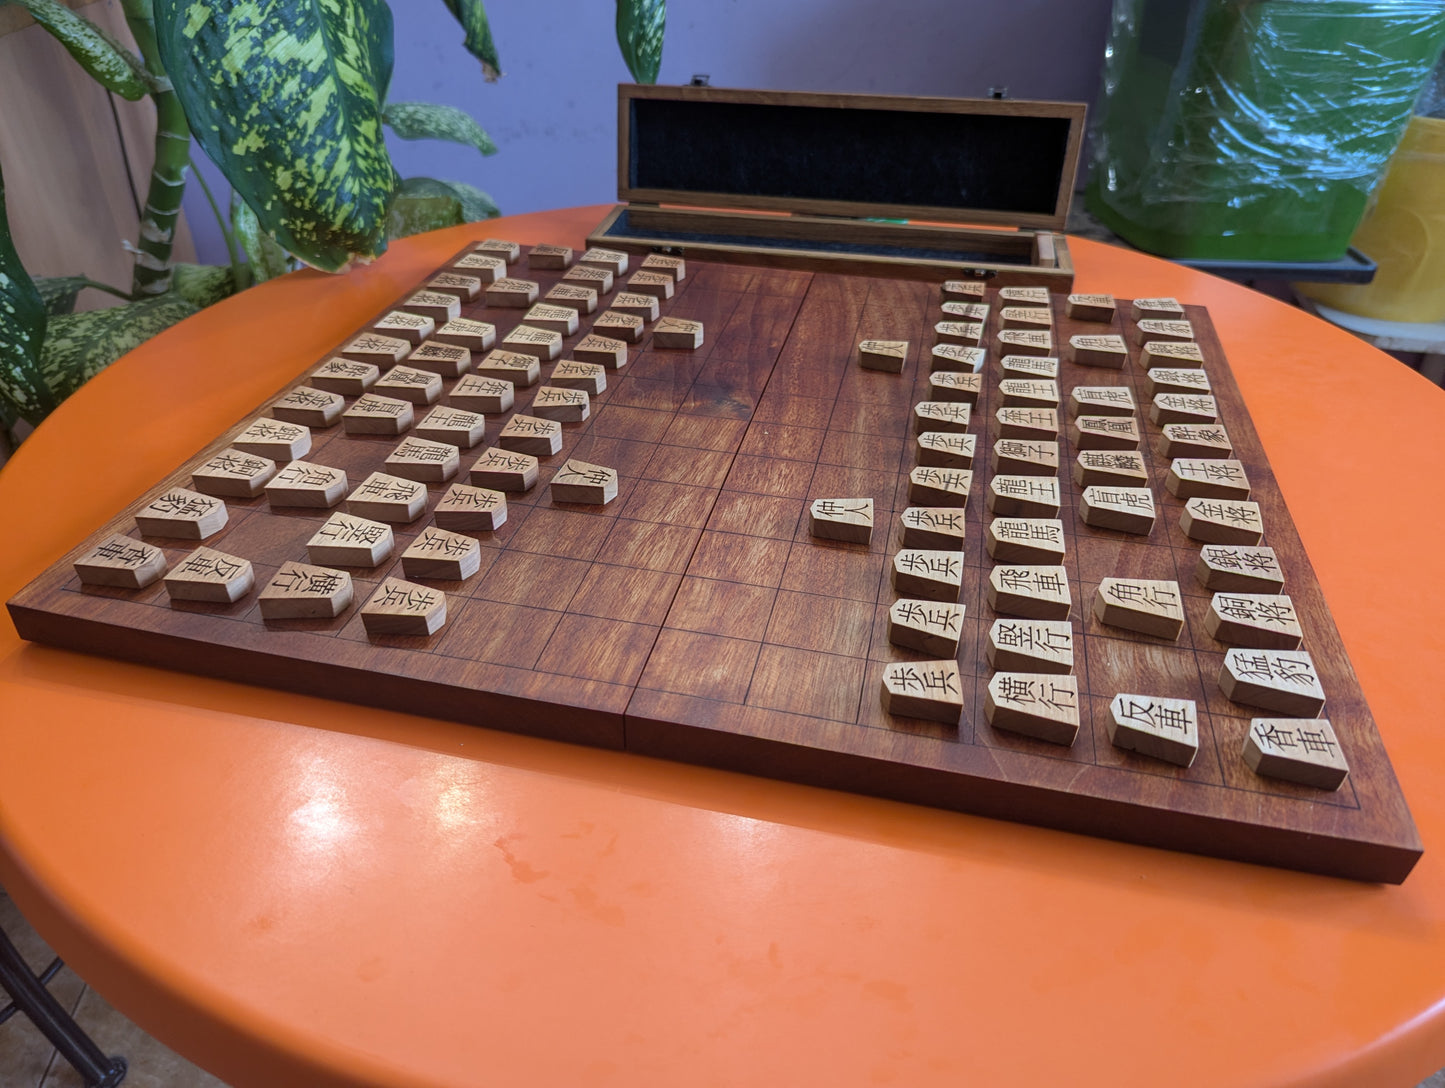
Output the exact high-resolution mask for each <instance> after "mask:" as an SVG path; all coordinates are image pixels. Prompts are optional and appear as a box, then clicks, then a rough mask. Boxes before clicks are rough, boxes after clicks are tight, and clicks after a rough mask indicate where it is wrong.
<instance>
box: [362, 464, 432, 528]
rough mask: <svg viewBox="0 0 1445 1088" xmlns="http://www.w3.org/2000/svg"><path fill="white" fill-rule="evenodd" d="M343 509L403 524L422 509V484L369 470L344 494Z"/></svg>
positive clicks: (424, 500) (412, 518) (420, 513)
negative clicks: (364, 477)
mask: <svg viewBox="0 0 1445 1088" xmlns="http://www.w3.org/2000/svg"><path fill="white" fill-rule="evenodd" d="M452 452H453V453H455V452H456V451H455V450H453V451H452ZM346 509H347V511H348V512H349V513H352V514H355V515H356V516H357V517H361V518H373V519H375V520H376V521H388V522H392V523H393V524H397V525H405V524H406V523H407V522H411V521H415V520H416V519H417V518H419V517H421V516H422V514H424V513H425V512H426V485H425V484H421V483H417V482H416V481H415V480H406V479H403V478H402V477H400V476H391V475H389V474H387V473H385V472H373V473H372V474H371V475H370V476H368V477H367V478H366V479H364V480H362V481H361V483H360V484H359V485H357V487H356V488H355V489H354V490H353V491H352V492H351V494H350V495H347V496H346Z"/></svg>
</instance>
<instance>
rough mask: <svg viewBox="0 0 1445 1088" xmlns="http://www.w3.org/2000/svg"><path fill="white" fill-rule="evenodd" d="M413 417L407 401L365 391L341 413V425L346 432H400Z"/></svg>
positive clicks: (409, 424)
mask: <svg viewBox="0 0 1445 1088" xmlns="http://www.w3.org/2000/svg"><path fill="white" fill-rule="evenodd" d="M415 418H416V411H415V409H413V408H412V406H411V403H410V402H409V401H405V400H399V399H398V398H396V397H384V396H382V395H381V394H380V393H367V394H365V395H363V396H361V397H358V398H357V399H356V402H355V403H353V404H352V406H351V407H350V408H348V409H346V411H344V412H342V413H341V427H342V429H343V430H344V431H345V432H346V433H347V434H401V433H402V432H403V431H405V430H406V429H407V428H408V427H410V426H411V424H412V420H414V419H415Z"/></svg>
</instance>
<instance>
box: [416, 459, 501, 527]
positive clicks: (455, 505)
mask: <svg viewBox="0 0 1445 1088" xmlns="http://www.w3.org/2000/svg"><path fill="white" fill-rule="evenodd" d="M510 456H513V457H516V456H520V455H518V454H511V455H510ZM506 520H507V496H506V495H504V494H502V493H501V492H500V491H495V490H493V489H492V488H490V487H471V486H469V485H467V484H452V486H451V487H450V488H449V489H448V490H447V493H446V494H445V495H443V496H442V497H441V498H440V499H438V500H437V504H436V506H435V507H434V508H433V509H432V521H434V522H435V523H436V527H437V528H438V529H451V530H454V531H456V532H461V533H476V532H491V531H492V530H494V529H497V528H499V527H501V526H502V525H503V524H505V523H506Z"/></svg>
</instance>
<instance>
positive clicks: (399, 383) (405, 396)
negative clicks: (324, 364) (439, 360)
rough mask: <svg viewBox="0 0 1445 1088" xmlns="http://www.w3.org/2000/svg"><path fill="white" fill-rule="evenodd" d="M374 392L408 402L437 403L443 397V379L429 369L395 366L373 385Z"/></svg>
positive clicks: (377, 394)
mask: <svg viewBox="0 0 1445 1088" xmlns="http://www.w3.org/2000/svg"><path fill="white" fill-rule="evenodd" d="M372 393H374V394H375V395H376V396H380V397H393V398H395V399H396V400H404V401H406V402H407V403H408V404H423V405H425V404H435V403H436V402H437V401H439V400H441V399H442V379H441V375H440V374H433V373H432V372H431V371H429V370H418V369H417V368H416V367H414V366H394V367H392V368H391V369H390V370H388V371H387V372H386V373H385V374H383V375H382V376H381V380H380V381H378V382H377V383H376V384H375V385H374V386H372ZM352 407H355V405H353V406H352Z"/></svg>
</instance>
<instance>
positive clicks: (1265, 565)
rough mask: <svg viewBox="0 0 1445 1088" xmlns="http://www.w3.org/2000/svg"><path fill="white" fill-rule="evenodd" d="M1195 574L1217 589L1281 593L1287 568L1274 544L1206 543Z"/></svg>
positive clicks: (1232, 591) (1211, 587)
mask: <svg viewBox="0 0 1445 1088" xmlns="http://www.w3.org/2000/svg"><path fill="white" fill-rule="evenodd" d="M1194 577H1195V578H1196V579H1197V580H1198V582H1199V584H1200V585H1202V586H1203V587H1204V588H1205V589H1212V590H1214V591H1215V592H1216V593H1278V592H1279V591H1280V590H1281V589H1283V588H1284V570H1283V569H1282V568H1281V567H1280V565H1279V556H1277V555H1275V554H1274V549H1273V548H1247V547H1239V546H1237V545H1233V544H1206V545H1204V547H1202V548H1200V549H1199V563H1198V565H1196V566H1195V568H1194Z"/></svg>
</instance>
